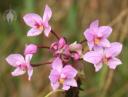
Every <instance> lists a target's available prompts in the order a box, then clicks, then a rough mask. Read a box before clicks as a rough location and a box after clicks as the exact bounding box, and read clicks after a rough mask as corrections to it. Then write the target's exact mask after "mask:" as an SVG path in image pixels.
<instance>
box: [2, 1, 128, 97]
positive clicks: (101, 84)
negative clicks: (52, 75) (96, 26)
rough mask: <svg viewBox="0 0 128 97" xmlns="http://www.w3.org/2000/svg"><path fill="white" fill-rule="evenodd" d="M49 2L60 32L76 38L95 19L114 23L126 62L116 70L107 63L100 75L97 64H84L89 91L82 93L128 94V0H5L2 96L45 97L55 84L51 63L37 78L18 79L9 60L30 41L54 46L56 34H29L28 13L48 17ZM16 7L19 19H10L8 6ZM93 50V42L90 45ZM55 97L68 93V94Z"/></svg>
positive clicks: (91, 96) (41, 56)
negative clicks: (50, 78)
mask: <svg viewBox="0 0 128 97" xmlns="http://www.w3.org/2000/svg"><path fill="white" fill-rule="evenodd" d="M45 4H48V5H49V6H50V7H51V9H52V11H53V16H52V19H51V20H50V24H51V25H52V28H53V29H54V30H55V31H56V32H58V34H59V35H64V36H65V37H67V38H68V39H69V41H70V42H73V41H75V40H77V41H81V40H83V39H84V36H83V32H84V30H85V29H86V28H87V27H88V26H89V24H90V23H91V22H92V21H94V20H95V19H99V20H100V24H101V25H110V26H112V28H113V33H112V34H111V36H110V38H109V39H110V41H111V42H114V41H118V42H121V43H123V51H122V53H121V55H120V58H121V60H122V62H123V64H122V65H120V66H118V67H117V69H116V70H115V71H112V70H109V69H108V68H106V67H104V68H102V70H101V71H100V72H98V73H96V72H95V71H94V67H93V65H91V64H88V63H86V62H83V63H82V64H83V66H84V74H82V86H81V88H83V91H80V94H79V95H80V97H128V0H4V1H1V3H0V97H44V95H46V94H47V93H48V92H49V91H51V87H50V84H49V79H48V75H49V71H50V70H49V66H48V65H47V66H41V67H38V68H34V74H33V76H32V80H31V81H28V79H27V75H23V76H20V77H12V76H11V74H10V73H11V71H13V69H14V68H12V67H11V66H9V65H8V64H7V62H5V57H7V56H8V55H9V54H11V53H23V50H24V46H25V44H27V43H36V44H44V45H47V46H48V45H49V44H50V43H51V42H52V41H53V40H55V37H54V36H53V35H50V37H49V38H48V39H47V38H46V37H44V35H43V34H42V35H40V36H38V37H32V38H30V37H27V36H26V33H27V31H28V30H29V27H28V26H27V25H25V23H24V22H23V19H22V17H23V16H24V14H26V13H29V12H35V13H38V14H40V15H43V10H44V7H45ZM11 9H12V10H13V11H14V21H12V22H7V20H6V15H7V13H8V10H11ZM84 46H85V48H87V45H86V44H85V45H84ZM49 57H50V54H48V51H47V50H40V51H39V53H38V54H36V55H35V56H34V58H33V59H32V62H33V63H38V62H42V60H49V59H50V58H49ZM59 94H60V95H59V96H57V95H58V94H54V95H52V96H51V97H63V93H59Z"/></svg>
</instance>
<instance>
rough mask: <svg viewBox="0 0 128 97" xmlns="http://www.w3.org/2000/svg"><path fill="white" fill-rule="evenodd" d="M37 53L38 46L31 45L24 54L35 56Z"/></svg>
mask: <svg viewBox="0 0 128 97" xmlns="http://www.w3.org/2000/svg"><path fill="white" fill-rule="evenodd" d="M36 52H37V45H35V44H29V45H27V46H26V47H25V50H24V54H25V55H26V54H35V53H36Z"/></svg>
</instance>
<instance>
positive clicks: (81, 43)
mask: <svg viewBox="0 0 128 97" xmlns="http://www.w3.org/2000/svg"><path fill="white" fill-rule="evenodd" d="M86 41H87V40H86V39H84V40H82V41H80V42H79V43H80V44H82V43H84V42H86Z"/></svg>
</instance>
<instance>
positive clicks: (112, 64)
mask: <svg viewBox="0 0 128 97" xmlns="http://www.w3.org/2000/svg"><path fill="white" fill-rule="evenodd" d="M120 64H122V62H121V61H120V59H117V58H112V59H111V60H109V61H108V66H109V68H111V69H116V67H117V66H118V65H120Z"/></svg>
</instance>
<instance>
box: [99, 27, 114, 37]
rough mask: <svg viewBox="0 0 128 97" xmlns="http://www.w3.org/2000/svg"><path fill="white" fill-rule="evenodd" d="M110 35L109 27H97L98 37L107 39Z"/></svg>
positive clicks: (110, 29)
mask: <svg viewBox="0 0 128 97" xmlns="http://www.w3.org/2000/svg"><path fill="white" fill-rule="evenodd" d="M111 33H112V28H111V27H110V26H101V27H99V31H98V37H105V38H107V37H109V36H110V34H111Z"/></svg>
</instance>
